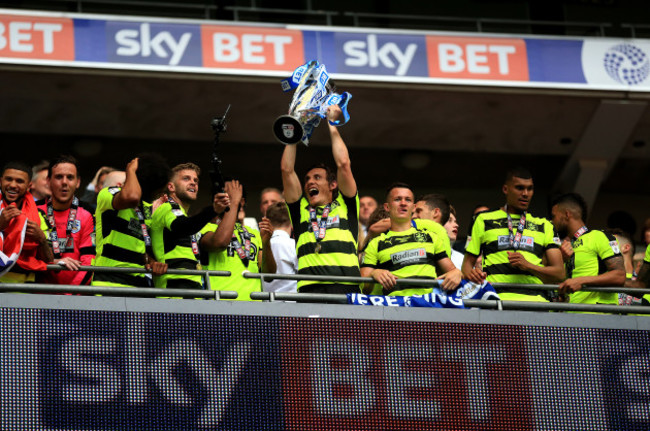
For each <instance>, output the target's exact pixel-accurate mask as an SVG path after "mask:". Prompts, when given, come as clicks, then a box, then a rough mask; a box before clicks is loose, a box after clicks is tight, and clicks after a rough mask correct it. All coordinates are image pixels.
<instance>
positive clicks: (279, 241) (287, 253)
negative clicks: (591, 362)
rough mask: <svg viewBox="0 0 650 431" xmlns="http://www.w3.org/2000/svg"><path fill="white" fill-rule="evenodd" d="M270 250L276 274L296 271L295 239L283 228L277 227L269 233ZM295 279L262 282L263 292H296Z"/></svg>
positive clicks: (296, 283)
mask: <svg viewBox="0 0 650 431" xmlns="http://www.w3.org/2000/svg"><path fill="white" fill-rule="evenodd" d="M271 251H272V252H273V257H274V258H275V263H276V265H277V271H276V274H295V273H297V272H298V256H296V241H295V240H293V239H292V238H291V237H290V236H289V234H288V233H287V232H285V231H283V230H280V229H277V230H275V231H273V235H271ZM297 287H298V282H297V281H296V280H273V281H271V282H266V281H265V282H264V291H265V292H290V293H295V292H297V291H298V290H297Z"/></svg>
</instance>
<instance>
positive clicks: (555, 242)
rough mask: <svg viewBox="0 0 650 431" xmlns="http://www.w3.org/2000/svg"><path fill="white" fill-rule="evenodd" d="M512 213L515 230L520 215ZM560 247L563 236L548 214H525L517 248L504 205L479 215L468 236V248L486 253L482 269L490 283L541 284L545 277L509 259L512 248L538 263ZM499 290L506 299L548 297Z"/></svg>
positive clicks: (530, 260) (475, 251) (477, 254)
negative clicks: (521, 267)
mask: <svg viewBox="0 0 650 431" xmlns="http://www.w3.org/2000/svg"><path fill="white" fill-rule="evenodd" d="M511 217H512V230H513V234H516V232H517V228H518V226H519V216H518V215H514V216H511ZM559 247H560V239H559V238H558V236H557V233H555V230H554V229H553V225H552V224H551V222H549V221H548V220H546V219H545V218H541V217H535V216H533V215H531V214H526V226H525V227H524V230H523V233H522V237H521V242H520V245H519V249H517V250H515V248H514V247H513V245H512V244H511V243H510V231H509V229H508V216H507V214H506V212H505V211H503V210H502V209H499V210H496V211H490V212H485V213H481V214H479V215H478V216H477V217H476V221H475V222H474V226H473V227H472V234H471V236H470V237H469V238H468V239H467V245H466V246H465V252H466V253H469V254H472V255H474V256H479V255H483V271H485V272H486V273H487V275H488V276H487V280H488V281H489V282H490V283H513V284H542V281H541V280H540V279H539V278H538V277H537V276H535V275H533V274H532V273H530V272H529V271H525V270H522V269H519V268H515V267H514V266H512V265H511V264H510V263H509V261H508V252H509V251H511V252H512V251H518V252H520V253H521V254H522V255H523V256H524V258H525V259H526V260H527V261H528V262H530V263H532V264H534V265H538V266H542V258H543V257H544V254H545V253H546V250H549V249H552V248H559ZM498 290H499V296H501V299H507V300H517V301H519V300H521V301H526V300H528V301H530V300H541V301H543V300H545V299H544V298H543V297H542V296H541V295H534V294H526V293H523V292H517V290H516V289H513V290H512V291H510V290H508V291H504V290H502V289H498Z"/></svg>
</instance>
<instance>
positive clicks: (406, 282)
mask: <svg viewBox="0 0 650 431" xmlns="http://www.w3.org/2000/svg"><path fill="white" fill-rule="evenodd" d="M243 276H244V278H259V279H261V280H262V281H271V280H296V281H300V280H310V281H330V282H334V283H336V282H338V283H359V284H361V283H377V282H376V281H375V279H373V278H371V277H335V276H324V275H298V274H265V273H250V272H246V273H244V274H243ZM396 284H397V285H398V286H405V287H406V286H426V287H439V286H440V281H439V280H432V279H418V278H400V279H398V280H397V282H396ZM490 284H491V285H492V286H493V287H494V288H495V289H499V288H503V289H522V290H523V289H525V290H531V291H539V292H548V291H557V288H558V285H557V284H515V283H490ZM582 291H583V292H604V293H627V294H636V295H646V294H650V289H641V288H637V287H622V286H621V287H583V288H582Z"/></svg>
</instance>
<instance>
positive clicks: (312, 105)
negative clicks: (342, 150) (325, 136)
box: [273, 60, 352, 145]
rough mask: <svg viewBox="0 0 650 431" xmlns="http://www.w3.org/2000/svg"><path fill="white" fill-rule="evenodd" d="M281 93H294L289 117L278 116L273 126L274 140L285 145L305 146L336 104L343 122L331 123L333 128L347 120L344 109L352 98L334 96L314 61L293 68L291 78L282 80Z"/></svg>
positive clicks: (324, 73) (322, 67) (326, 76)
mask: <svg viewBox="0 0 650 431" xmlns="http://www.w3.org/2000/svg"><path fill="white" fill-rule="evenodd" d="M282 90H283V91H284V92H288V91H291V90H295V91H294V93H293V99H292V100H291V104H290V105H289V114H287V115H282V116H280V117H278V118H277V119H276V120H275V122H274V123H273V134H274V135H275V138H276V139H277V140H278V141H280V142H282V143H283V144H285V145H295V144H297V143H298V142H302V143H303V144H305V145H308V144H309V137H310V136H311V134H312V132H313V131H314V128H315V127H317V126H318V124H320V120H321V118H327V107H328V106H331V105H338V106H339V107H340V108H341V111H342V112H343V121H330V122H329V123H330V124H331V125H332V126H340V125H343V124H345V123H347V122H348V120H349V119H350V115H349V114H348V109H347V107H348V102H349V101H350V99H351V98H352V95H351V94H350V93H348V92H345V93H343V94H338V93H335V90H336V86H335V85H334V82H333V81H332V80H331V79H330V77H329V74H328V73H327V70H326V69H325V65H324V64H320V63H319V62H318V61H316V60H312V61H310V62H308V63H305V64H303V65H302V66H300V67H298V68H296V70H294V72H293V75H291V77H290V78H288V79H284V80H283V81H282Z"/></svg>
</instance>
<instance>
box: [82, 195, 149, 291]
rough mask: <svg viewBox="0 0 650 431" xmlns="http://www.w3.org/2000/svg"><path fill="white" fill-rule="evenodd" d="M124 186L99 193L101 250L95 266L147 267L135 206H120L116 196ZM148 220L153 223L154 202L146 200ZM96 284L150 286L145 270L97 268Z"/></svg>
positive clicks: (97, 219)
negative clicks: (130, 271)
mask: <svg viewBox="0 0 650 431" xmlns="http://www.w3.org/2000/svg"><path fill="white" fill-rule="evenodd" d="M120 190H121V188H119V187H108V188H105V189H102V190H100V192H99V194H98V195H97V210H96V211H95V223H96V225H95V232H96V233H95V242H96V250H97V254H96V255H95V259H94V260H93V265H95V266H110V267H118V268H144V264H145V251H146V248H145V243H144V238H143V236H142V226H141V224H140V220H139V219H138V216H137V214H136V212H135V210H134V209H133V208H127V209H123V210H116V209H114V208H113V197H114V196H115V195H116V194H117V193H119V192H120ZM143 207H144V208H143V213H144V214H143V215H144V218H145V224H147V225H149V224H150V223H151V204H148V203H146V202H143ZM92 285H93V286H136V287H148V286H150V283H149V279H148V278H147V277H145V274H135V273H134V274H111V273H101V272H97V273H95V274H94V275H93V281H92Z"/></svg>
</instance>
